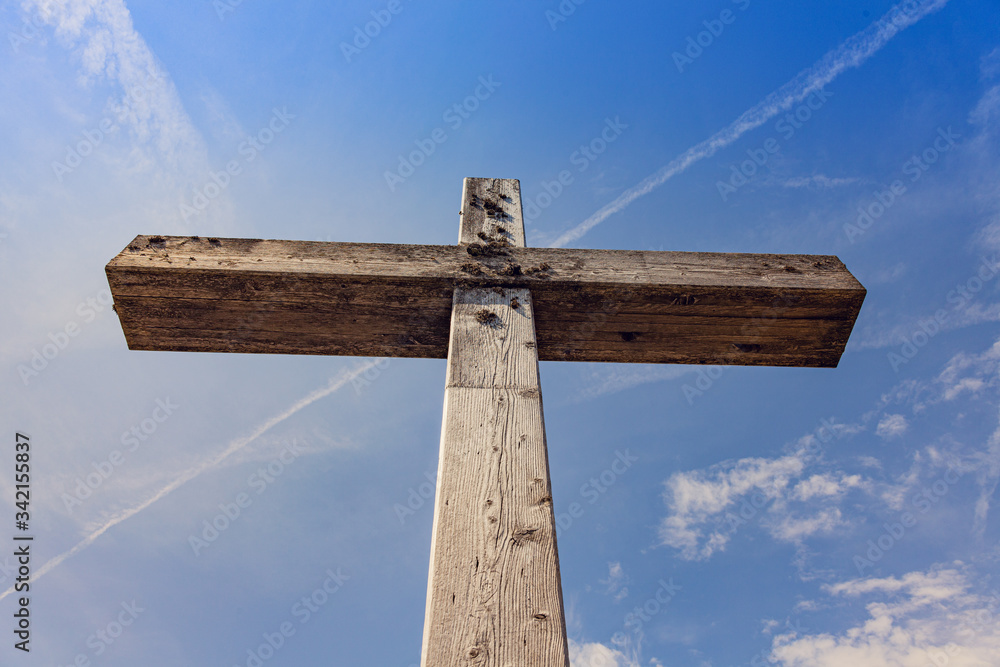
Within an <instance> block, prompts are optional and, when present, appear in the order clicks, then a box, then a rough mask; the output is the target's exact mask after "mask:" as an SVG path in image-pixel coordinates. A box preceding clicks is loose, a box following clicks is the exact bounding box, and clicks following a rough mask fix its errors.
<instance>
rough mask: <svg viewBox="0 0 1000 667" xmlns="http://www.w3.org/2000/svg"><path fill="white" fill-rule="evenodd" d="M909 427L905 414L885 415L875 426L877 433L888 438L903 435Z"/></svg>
mask: <svg viewBox="0 0 1000 667" xmlns="http://www.w3.org/2000/svg"><path fill="white" fill-rule="evenodd" d="M909 427H910V425H909V423H908V422H907V421H906V417H904V416H903V415H885V416H883V417H882V419H881V420H880V421H879V423H878V426H877V427H876V428H875V434H876V435H877V436H879V437H880V438H885V439H886V440H888V439H889V438H895V437H898V436H901V435H903V434H904V433H906V429H908V428H909Z"/></svg>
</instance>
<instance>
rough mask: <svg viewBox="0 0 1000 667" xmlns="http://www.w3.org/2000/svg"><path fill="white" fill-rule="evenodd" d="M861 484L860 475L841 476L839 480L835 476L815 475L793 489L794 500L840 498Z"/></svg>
mask: <svg viewBox="0 0 1000 667" xmlns="http://www.w3.org/2000/svg"><path fill="white" fill-rule="evenodd" d="M860 484H861V476H860V475H850V476H847V475H841V476H840V478H839V479H838V478H837V477H835V476H834V475H830V474H823V475H813V476H812V477H810V478H809V479H807V480H804V481H801V482H799V483H798V484H796V485H795V488H793V489H792V494H791V495H792V498H793V499H795V500H803V501H804V500H810V499H811V498H817V497H824V496H839V495H842V494H843V493H844V492H846V491H847V489H850V488H853V487H856V486H859V485H860Z"/></svg>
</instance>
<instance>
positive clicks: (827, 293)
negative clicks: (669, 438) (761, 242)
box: [107, 236, 865, 367]
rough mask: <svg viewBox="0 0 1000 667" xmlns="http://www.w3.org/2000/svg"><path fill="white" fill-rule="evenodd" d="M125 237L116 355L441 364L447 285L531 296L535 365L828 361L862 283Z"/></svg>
mask: <svg viewBox="0 0 1000 667" xmlns="http://www.w3.org/2000/svg"><path fill="white" fill-rule="evenodd" d="M481 241H482V242H472V243H464V244H462V245H457V246H436V245H391V244H375V243H326V242H310V241H267V240H259V239H228V238H219V239H215V238H199V237H160V236H138V237H136V238H135V240H134V241H132V243H130V244H129V245H128V247H127V248H125V249H124V250H123V251H122V252H121V253H120V254H119V255H118V256H117V257H115V258H114V259H113V260H112V261H111V262H110V263H109V264H108V265H107V275H108V281H109V283H110V285H111V289H112V293H113V294H114V301H115V306H116V310H117V312H118V316H119V318H120V320H121V323H122V327H123V329H124V332H125V337H126V340H127V342H128V345H129V348H130V349H133V350H180V351H200V352H253V353H283V354H325V355H359V356H371V357H387V356H397V357H430V358H445V357H447V355H448V332H449V322H450V319H451V310H452V296H453V293H454V290H455V288H456V287H462V286H465V287H486V288H501V289H510V288H528V289H530V290H531V294H532V297H533V300H534V304H533V305H534V312H535V318H536V322H535V326H536V332H537V339H538V342H537V345H538V356H539V359H541V360H543V361H552V360H566V361H609V362H647V363H684V364H738V365H767V366H816V367H834V366H836V365H837V363H838V362H839V360H840V357H841V355H842V353H843V351H844V347H845V345H846V344H847V340H848V337H849V336H850V333H851V330H852V328H853V326H854V322H855V320H856V319H857V316H858V312H859V311H860V308H861V304H862V302H863V301H864V297H865V289H864V287H862V285H861V284H860V283H859V282H858V281H857V280H856V279H855V278H854V276H852V275H851V274H850V272H849V271H848V270H847V268H846V267H845V266H844V265H843V263H841V261H840V260H839V259H837V258H836V257H833V256H827V255H765V254H741V253H695V252H663V251H630V250H580V249H560V248H524V247H514V246H511V245H507V244H505V243H504V242H503V240H502V239H500V240H499V241H498V240H497V239H496V238H490V239H486V238H484V239H482V240H481Z"/></svg>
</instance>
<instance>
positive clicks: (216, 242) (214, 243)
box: [208, 239, 222, 248]
mask: <svg viewBox="0 0 1000 667" xmlns="http://www.w3.org/2000/svg"><path fill="white" fill-rule="evenodd" d="M208 245H210V246H212V247H215V248H218V247H220V246H222V241H220V240H219V239H209V240H208Z"/></svg>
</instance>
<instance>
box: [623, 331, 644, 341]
mask: <svg viewBox="0 0 1000 667" xmlns="http://www.w3.org/2000/svg"><path fill="white" fill-rule="evenodd" d="M618 335H619V336H621V337H622V340H623V341H625V342H626V343H631V342H632V341H634V340H635V339H636V338H638V337H639V333H638V332H637V331H619V332H618Z"/></svg>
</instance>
